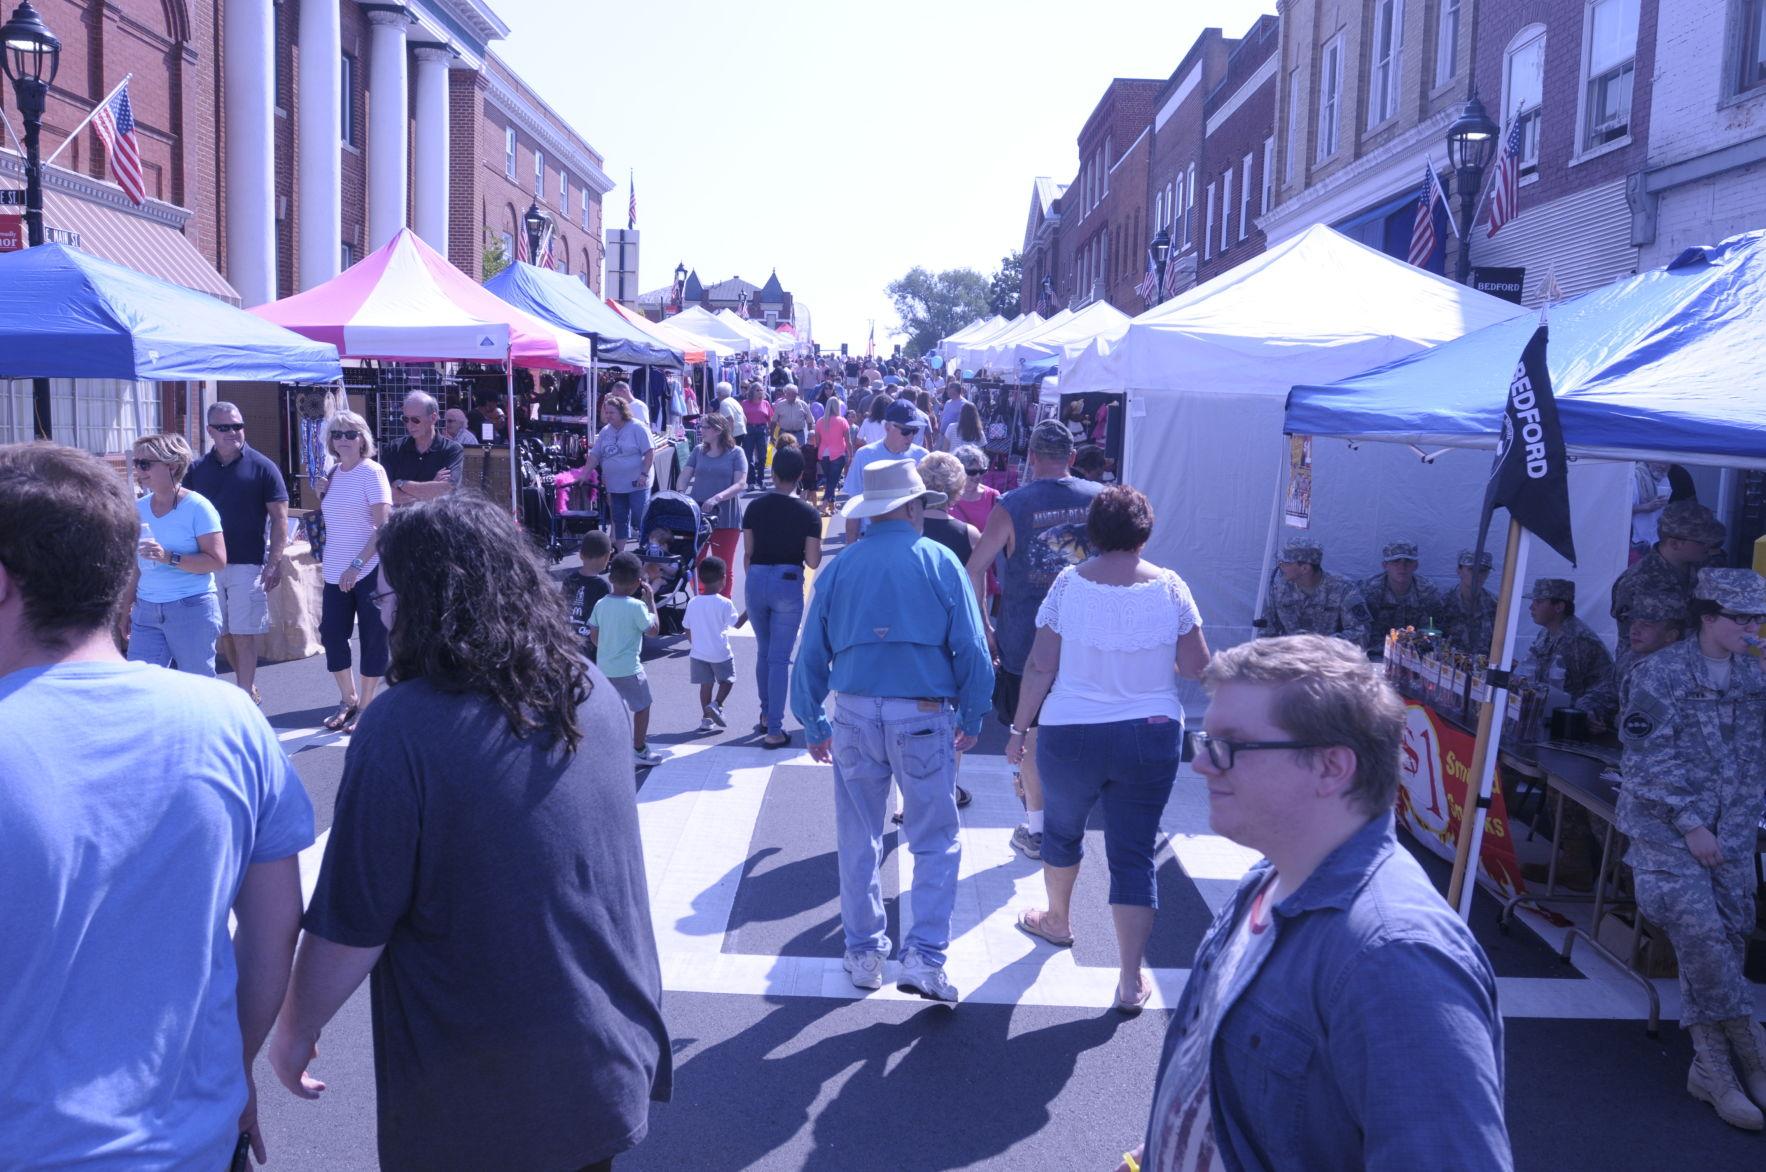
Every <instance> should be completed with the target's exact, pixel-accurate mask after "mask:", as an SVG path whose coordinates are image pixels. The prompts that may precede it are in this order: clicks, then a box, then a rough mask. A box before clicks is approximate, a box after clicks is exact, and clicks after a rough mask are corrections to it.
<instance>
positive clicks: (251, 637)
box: [184, 402, 288, 703]
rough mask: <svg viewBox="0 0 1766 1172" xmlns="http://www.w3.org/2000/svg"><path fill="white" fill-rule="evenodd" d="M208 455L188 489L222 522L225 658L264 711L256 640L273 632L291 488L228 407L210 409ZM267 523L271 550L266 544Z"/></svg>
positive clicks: (219, 584)
mask: <svg viewBox="0 0 1766 1172" xmlns="http://www.w3.org/2000/svg"><path fill="white" fill-rule="evenodd" d="M208 434H209V442H210V444H211V445H212V446H211V447H210V448H209V450H208V454H207V455H206V456H204V457H203V458H202V459H200V460H198V461H197V462H196V463H195V464H193V465H191V467H190V471H189V472H187V473H185V474H184V487H185V488H188V489H189V490H190V491H192V492H195V493H200V494H201V495H202V496H204V497H206V498H208V501H209V503H210V504H212V505H214V506H215V511H216V512H218V513H220V514H221V538H222V540H223V541H224V543H225V544H226V547H227V565H226V567H225V568H224V569H222V570H221V572H220V573H218V574H216V575H215V586H216V588H217V589H218V590H219V591H220V595H221V637H220V640H219V643H220V649H221V653H222V654H223V655H225V656H226V657H227V662H228V663H230V664H232V665H233V681H234V683H236V684H238V685H239V686H240V687H241V688H243V689H244V690H245V691H246V692H247V693H248V694H249V695H250V696H251V698H252V699H253V700H256V701H258V702H259V703H262V698H261V697H260V696H259V695H258V690H257V686H256V682H255V681H256V679H257V671H258V637H259V636H260V635H263V634H265V633H266V632H268V631H269V629H270V591H272V590H274V589H275V588H276V583H277V582H278V581H280V580H281V577H282V549H283V547H284V546H286V545H287V544H288V487H287V485H285V484H284V483H283V481H282V473H281V471H280V470H279V469H278V468H277V467H276V465H275V464H273V463H272V462H271V461H270V458H269V457H268V456H266V455H264V454H263V453H262V452H260V451H258V450H257V449H256V448H253V447H250V446H249V445H247V444H246V442H245V417H244V416H242V415H241V414H240V413H239V408H237V407H235V406H234V405H233V404H231V403H227V402H218V403H215V404H214V405H213V406H211V407H210V408H209V409H208ZM266 521H267V522H268V523H269V549H268V552H267V554H266V551H265V548H264V546H265V541H264V526H265V522H266Z"/></svg>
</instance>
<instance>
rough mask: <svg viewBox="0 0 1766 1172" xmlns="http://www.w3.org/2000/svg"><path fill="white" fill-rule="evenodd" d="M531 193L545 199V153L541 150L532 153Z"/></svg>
mask: <svg viewBox="0 0 1766 1172" xmlns="http://www.w3.org/2000/svg"><path fill="white" fill-rule="evenodd" d="M533 193H534V194H535V195H536V196H538V197H539V198H540V199H545V198H546V153H545V152H544V151H541V150H536V151H534V153H533Z"/></svg>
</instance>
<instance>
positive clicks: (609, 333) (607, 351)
mask: <svg viewBox="0 0 1766 1172" xmlns="http://www.w3.org/2000/svg"><path fill="white" fill-rule="evenodd" d="M484 287H485V288H486V289H488V290H490V291H491V292H492V293H494V294H496V295H497V296H498V297H501V298H502V299H503V300H504V301H507V302H508V303H509V304H510V305H513V306H515V307H516V308H517V309H520V310H524V311H525V312H527V313H531V314H533V315H534V316H535V317H537V318H539V319H540V320H542V321H547V322H551V323H552V324H553V325H555V326H557V327H558V328H559V329H563V330H569V331H570V332H571V333H573V334H581V335H582V336H584V337H586V338H588V339H589V340H590V341H591V342H592V343H593V344H594V347H595V358H596V360H597V361H600V362H616V363H620V364H622V365H625V366H680V365H681V364H682V358H683V355H682V354H681V352H680V351H679V350H671V349H669V348H668V347H666V346H661V345H658V344H657V341H656V339H655V338H653V337H651V336H650V335H649V334H646V333H644V332H643V331H642V330H640V329H638V328H637V327H636V326H634V325H632V324H631V323H630V322H628V321H626V320H625V319H624V318H622V317H620V316H619V314H617V313H615V312H614V311H613V310H611V309H609V308H608V307H607V305H606V304H605V303H604V302H603V301H602V300H601V299H600V298H599V297H596V296H595V294H594V291H593V290H591V289H590V288H589V287H588V286H587V285H584V284H583V283H582V282H581V281H578V280H577V279H576V278H575V277H567V276H565V275H564V274H563V273H555V272H552V271H550V270H549V269H542V268H536V267H535V266H533V265H530V264H521V263H516V264H512V265H510V266H509V267H508V268H506V269H504V270H503V271H502V272H500V273H498V274H497V275H496V276H494V277H492V278H491V279H490V280H488V281H486V282H485V283H484Z"/></svg>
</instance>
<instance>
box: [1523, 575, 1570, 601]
mask: <svg viewBox="0 0 1766 1172" xmlns="http://www.w3.org/2000/svg"><path fill="white" fill-rule="evenodd" d="M1527 597H1528V598H1550V599H1556V600H1557V601H1558V602H1575V601H1576V583H1574V582H1572V581H1570V580H1569V579H1568V578H1535V579H1533V589H1532V590H1531V591H1529V592H1528V594H1527Z"/></svg>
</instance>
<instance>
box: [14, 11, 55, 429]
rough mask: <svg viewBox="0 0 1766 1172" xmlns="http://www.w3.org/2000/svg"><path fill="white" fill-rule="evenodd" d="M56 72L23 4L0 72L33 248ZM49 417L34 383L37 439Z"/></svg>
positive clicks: (44, 389)
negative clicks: (21, 127) (20, 128)
mask: <svg viewBox="0 0 1766 1172" xmlns="http://www.w3.org/2000/svg"><path fill="white" fill-rule="evenodd" d="M60 68H61V39H60V38H59V37H57V36H56V35H55V34H54V33H52V32H50V31H49V26H48V25H46V24H44V23H43V18H42V17H41V16H39V15H37V10H36V9H35V8H33V7H32V6H31V0H24V3H22V4H20V5H19V6H18V7H17V8H16V9H14V10H13V13H12V19H10V20H8V21H7V22H6V23H5V24H0V71H3V72H4V73H5V74H6V77H7V80H9V81H11V82H12V92H13V93H14V94H16V95H17V97H18V113H19V117H20V118H22V119H23V120H24V124H25V133H24V148H25V243H26V244H27V245H29V246H30V247H32V248H35V247H36V246H37V245H39V244H41V243H43V161H42V159H43V151H42V140H43V112H44V111H45V110H46V109H47V108H48V105H49V86H50V83H52V82H53V81H54V80H55V74H56V71H57V70H59V69H60ZM49 411H50V407H49V380H48V379H46V378H38V379H32V380H31V425H32V429H33V431H34V433H35V435H36V437H37V438H38V439H48V438H49V430H50V429H49Z"/></svg>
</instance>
